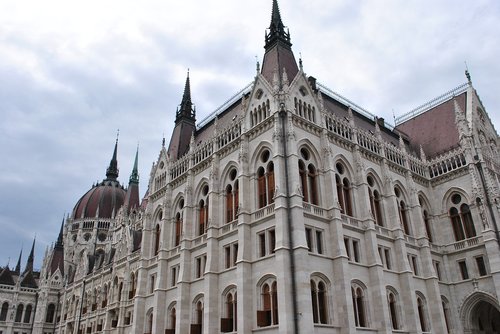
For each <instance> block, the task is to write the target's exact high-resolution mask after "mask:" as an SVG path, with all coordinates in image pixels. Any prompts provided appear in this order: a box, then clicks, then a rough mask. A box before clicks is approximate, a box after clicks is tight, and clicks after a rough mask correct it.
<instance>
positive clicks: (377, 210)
mask: <svg viewBox="0 0 500 334" xmlns="http://www.w3.org/2000/svg"><path fill="white" fill-rule="evenodd" d="M366 180H367V182H368V196H369V198H370V209H371V212H372V217H373V219H375V222H376V223H377V225H380V226H384V221H383V219H382V199H381V197H380V192H379V190H378V187H377V186H376V185H375V180H374V178H373V177H372V176H371V175H368V177H367V178H366Z"/></svg>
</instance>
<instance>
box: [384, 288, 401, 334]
mask: <svg viewBox="0 0 500 334" xmlns="http://www.w3.org/2000/svg"><path fill="white" fill-rule="evenodd" d="M387 304H388V306H389V316H390V318H391V325H392V329H401V328H403V327H402V324H403V322H402V321H401V317H400V307H399V295H398V293H397V292H396V290H394V289H392V288H389V287H388V288H387Z"/></svg>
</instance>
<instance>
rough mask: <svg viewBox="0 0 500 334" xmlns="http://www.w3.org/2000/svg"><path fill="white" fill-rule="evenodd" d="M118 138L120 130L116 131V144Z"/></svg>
mask: <svg viewBox="0 0 500 334" xmlns="http://www.w3.org/2000/svg"><path fill="white" fill-rule="evenodd" d="M118 137H120V129H117V130H116V142H117V143H118Z"/></svg>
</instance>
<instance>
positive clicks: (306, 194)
mask: <svg viewBox="0 0 500 334" xmlns="http://www.w3.org/2000/svg"><path fill="white" fill-rule="evenodd" d="M300 155H301V159H299V176H300V182H301V187H302V196H303V201H304V202H308V203H311V204H314V205H318V204H319V195H318V180H317V175H318V173H317V170H316V167H315V166H314V164H313V163H312V162H311V161H310V157H311V154H310V153H309V151H308V150H307V149H306V148H302V149H301V150H300Z"/></svg>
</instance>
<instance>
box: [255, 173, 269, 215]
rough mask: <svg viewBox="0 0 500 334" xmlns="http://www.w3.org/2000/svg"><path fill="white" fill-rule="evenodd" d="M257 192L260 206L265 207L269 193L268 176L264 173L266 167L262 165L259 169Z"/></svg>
mask: <svg viewBox="0 0 500 334" xmlns="http://www.w3.org/2000/svg"><path fill="white" fill-rule="evenodd" d="M257 188H258V189H257V193H258V197H259V208H263V207H265V206H266V205H267V195H266V176H265V173H264V168H262V167H260V168H259V169H258V170H257Z"/></svg>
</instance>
